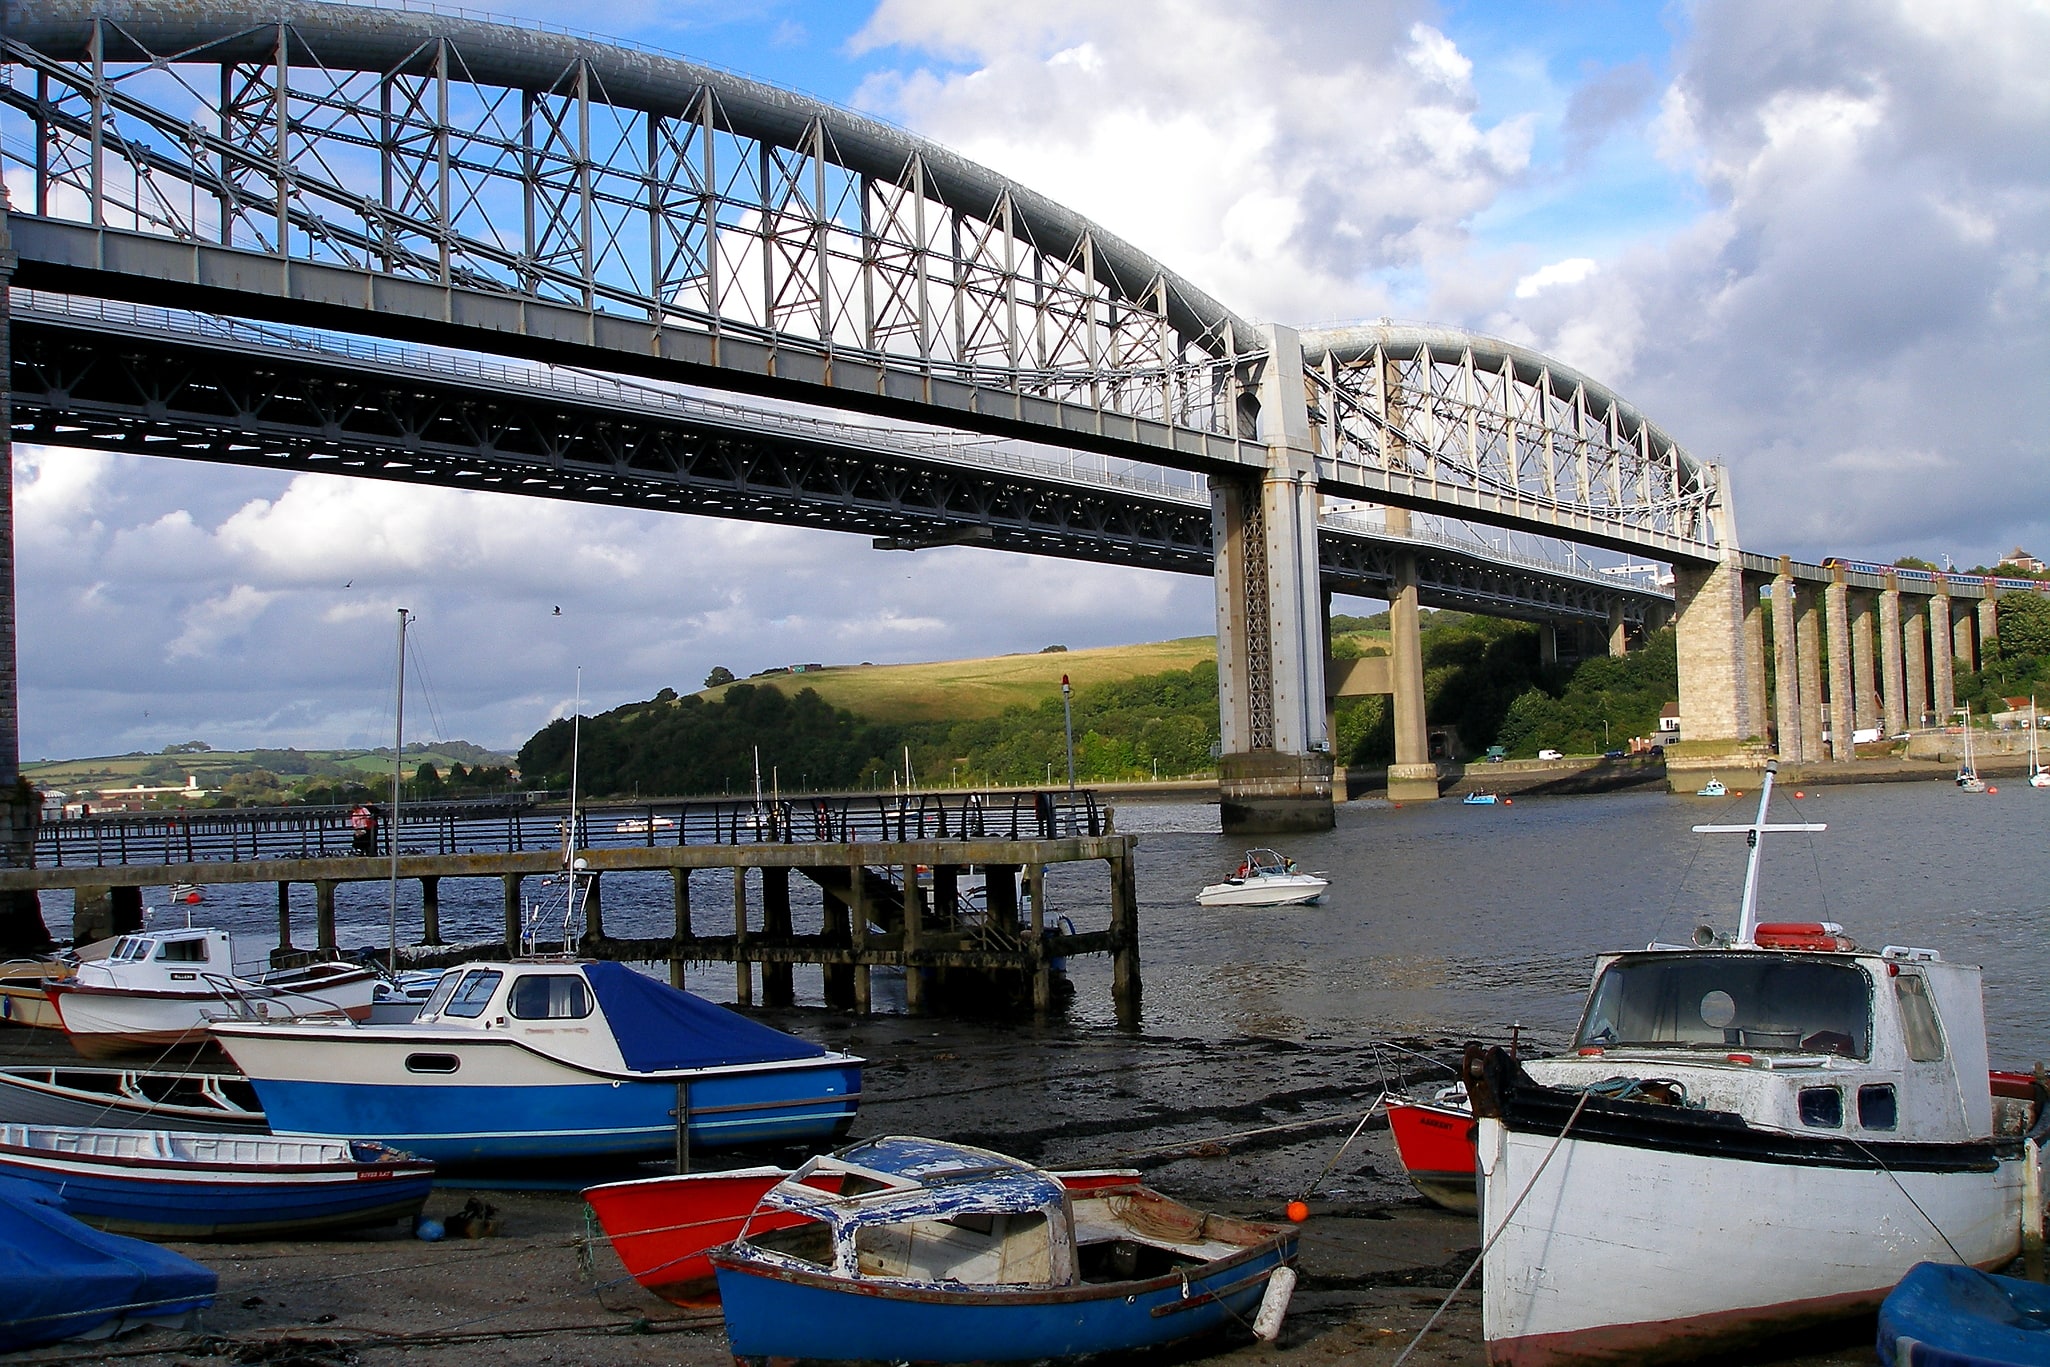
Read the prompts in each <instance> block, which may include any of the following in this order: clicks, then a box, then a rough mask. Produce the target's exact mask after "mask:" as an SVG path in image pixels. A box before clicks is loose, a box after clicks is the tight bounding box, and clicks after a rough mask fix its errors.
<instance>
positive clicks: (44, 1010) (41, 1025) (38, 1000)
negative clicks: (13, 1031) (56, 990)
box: [0, 980, 64, 1030]
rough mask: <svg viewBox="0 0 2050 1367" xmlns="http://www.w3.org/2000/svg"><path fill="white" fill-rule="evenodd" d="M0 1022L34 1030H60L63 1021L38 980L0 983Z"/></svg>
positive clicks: (62, 1026)
mask: <svg viewBox="0 0 2050 1367" xmlns="http://www.w3.org/2000/svg"><path fill="white" fill-rule="evenodd" d="M0 1021H5V1022H7V1023H8V1024H9V1025H26V1026H29V1027H31V1028H32V1029H36V1030H62V1029H63V1028H64V1020H63V1018H62V1017H60V1016H59V1015H58V1014H57V1007H56V1005H55V1004H54V1003H52V1002H51V1000H50V994H49V993H47V992H45V991H44V990H43V984H42V982H41V981H40V980H36V981H21V980H15V981H0Z"/></svg>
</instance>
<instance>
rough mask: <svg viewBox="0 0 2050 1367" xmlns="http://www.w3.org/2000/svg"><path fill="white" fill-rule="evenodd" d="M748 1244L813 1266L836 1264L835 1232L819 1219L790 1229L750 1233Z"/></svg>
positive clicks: (804, 1222) (806, 1221) (792, 1226)
mask: <svg viewBox="0 0 2050 1367" xmlns="http://www.w3.org/2000/svg"><path fill="white" fill-rule="evenodd" d="M747 1241H748V1242H749V1243H751V1244H753V1245H754V1246H755V1247H756V1248H767V1249H773V1250H774V1251H775V1252H777V1253H781V1254H782V1255H783V1256H784V1257H786V1258H796V1259H798V1260H799V1261H800V1262H807V1263H810V1264H811V1265H812V1266H813V1267H831V1266H832V1265H833V1230H832V1227H831V1226H829V1225H827V1224H825V1223H824V1222H822V1221H819V1220H805V1221H803V1222H802V1223H800V1224H795V1225H791V1226H790V1227H789V1228H787V1229H772V1230H766V1231H763V1232H762V1233H759V1234H752V1233H751V1234H749V1235H748V1236H747Z"/></svg>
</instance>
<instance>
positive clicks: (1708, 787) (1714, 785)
mask: <svg viewBox="0 0 2050 1367" xmlns="http://www.w3.org/2000/svg"><path fill="white" fill-rule="evenodd" d="M1729 795H1730V790H1729V789H1728V788H1725V787H1724V786H1723V781H1722V780H1721V779H1719V778H1712V779H1710V780H1709V781H1708V782H1706V783H1704V784H1702V785H1701V786H1700V787H1699V788H1696V789H1695V790H1694V796H1696V797H1728V796H1729Z"/></svg>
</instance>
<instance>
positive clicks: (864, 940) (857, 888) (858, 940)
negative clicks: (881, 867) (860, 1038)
mask: <svg viewBox="0 0 2050 1367" xmlns="http://www.w3.org/2000/svg"><path fill="white" fill-rule="evenodd" d="M847 934H848V939H849V940H850V941H851V942H852V943H853V945H854V1010H855V1011H856V1013H857V1014H859V1015H863V1016H866V1015H867V1014H868V1012H869V991H868V986H869V985H868V968H869V963H868V866H867V865H866V864H864V863H862V862H861V861H860V860H859V859H857V860H855V861H854V890H853V894H852V896H851V897H850V899H849V901H848V903H847Z"/></svg>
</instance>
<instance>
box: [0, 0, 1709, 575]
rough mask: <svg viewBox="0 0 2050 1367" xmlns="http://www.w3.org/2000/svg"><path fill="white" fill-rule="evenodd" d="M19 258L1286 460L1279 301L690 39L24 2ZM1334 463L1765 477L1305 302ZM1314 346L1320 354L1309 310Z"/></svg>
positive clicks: (1408, 482)
mask: <svg viewBox="0 0 2050 1367" xmlns="http://www.w3.org/2000/svg"><path fill="white" fill-rule="evenodd" d="M0 14H4V16H5V17H4V20H0V23H4V28H0V44H4V46H0V62H4V84H0V156H4V160H5V165H6V168H7V169H8V171H9V172H10V174H11V175H12V177H13V178H15V180H16V181H17V182H20V181H23V180H25V181H26V182H27V183H28V184H29V186H30V187H31V188H30V192H29V195H28V202H27V203H24V204H17V205H15V206H14V209H15V216H14V220H13V226H14V233H15V241H16V247H17V249H18V250H19V251H20V253H21V258H22V261H21V268H20V275H19V277H18V279H19V283H21V284H23V285H25V286H30V287H45V288H51V289H57V290H64V291H69V292H72V293H77V294H81V295H89V296H95V295H96V296H99V297H108V298H127V299H132V300H136V301H139V302H159V303H172V304H180V305H187V306H191V307H195V308H200V309H204V310H208V311H214V312H220V313H224V314H239V315H242V316H249V317H269V318H277V319H283V320H286V321H291V322H296V323H311V324H321V325H326V326H331V327H335V328H338V329H341V330H345V331H352V332H358V333H369V334H378V335H387V336H397V337H403V338H407V339H411V340H424V341H434V342H440V343H445V344H449V345H455V346H460V347H464V348H468V349H472V350H478V351H485V352H497V353H501V354H517V355H522V356H527V357H538V358H543V359H572V360H574V361H576V362H577V363H580V364H596V365H605V366H608V367H610V368H614V369H617V370H621V371H631V372H635V373H642V374H657V375H662V376H666V377H668V378H678V379H686V380H692V381H695V382H699V383H708V384H715V385H718V386H720V387H724V388H729V389H742V390H751V391H754V392H759V393H772V394H778V395H781V396H784V397H789V398H797V399H801V400H803V401H806V402H811V403H817V404H821V405H825V406H832V407H841V408H855V409H862V410H866V411H871V412H884V413H892V414H895V415H897V416H900V417H908V418H914V419H917V420H923V421H934V420H937V419H938V415H940V414H944V421H945V422H947V423H948V424H949V425H952V426H957V427H961V428H964V429H968V430H974V431H983V432H992V433H1000V434H1004V435H1010V436H1019V437H1024V438H1026V439H1030V440H1038V441H1046V442H1050V443H1056V444H1062V445H1069V446H1078V447H1082V448H1085V449H1092V450H1107V451H1111V452H1113V453H1115V454H1121V455H1127V456H1132V457H1134V458H1138V459H1146V460H1153V461H1157V462H1160V463H1163V464H1170V465H1176V466H1180V467H1182V468H1187V469H1196V470H1202V471H1206V472H1209V473H1218V474H1231V473H1237V474H1239V475H1242V476H1244V477H1248V478H1252V477H1257V476H1258V474H1259V473H1260V472H1261V471H1262V470H1263V469H1264V468H1265V467H1266V465H1267V462H1268V453H1267V450H1266V448H1265V446H1264V445H1263V444H1262V441H1261V439H1260V435H1259V431H1258V428H1259V409H1260V398H1259V396H1260V391H1261V387H1262V382H1263V378H1264V372H1265V370H1266V368H1267V367H1268V366H1269V365H1270V364H1274V363H1276V362H1275V359H1274V355H1273V354H1272V348H1271V347H1270V343H1269V338H1268V335H1267V333H1266V332H1265V331H1264V330H1263V329H1260V328H1256V327H1254V326H1253V325H1252V324H1251V323H1250V322H1248V321H1247V320H1245V319H1243V318H1241V317H1239V316H1238V315H1236V314H1234V313H1232V312H1231V311H1229V310H1228V309H1226V308H1224V307H1223V306H1222V305H1220V304H1218V303H1217V302H1216V301H1215V300H1213V299H1211V298H1210V297H1209V296H1208V295H1206V294H1205V293H1203V292H1202V291H1201V290H1199V289H1197V288H1196V287H1195V286H1193V285H1191V284H1190V283H1189V282H1188V281H1186V280H1184V279H1182V278H1181V277H1179V276H1177V275H1175V274H1174V273H1172V272H1170V271H1168V270H1167V269H1165V268H1164V267H1162V266H1161V265H1160V264H1159V263H1158V262H1156V261H1154V260H1153V259H1152V258H1150V257H1148V256H1146V255H1145V254H1144V253H1141V252H1139V251H1137V250H1136V249H1134V248H1133V247H1131V246H1129V245H1127V244H1126V243H1123V242H1121V241H1119V240H1118V239H1117V238H1115V237H1114V236H1112V235H1110V234H1108V233H1106V232H1104V231H1103V230H1102V229H1101V228H1099V227H1097V226H1096V225H1094V224H1092V223H1090V222H1089V221H1087V220H1086V219H1083V218H1081V217H1080V216H1078V215H1076V214H1074V213H1073V212H1072V211H1070V210H1067V209H1065V208H1063V207H1061V206H1060V205H1058V204H1055V203H1053V202H1051V201H1049V200H1047V199H1045V198H1044V197H1043V196H1039V195H1036V194H1034V193H1032V192H1031V191H1029V190H1026V189H1024V188H1023V187H1020V186H1017V185H1014V184H1011V183H1010V182H1008V181H1006V180H1004V179H1003V178H1002V177H1000V176H997V175H995V174H994V173H992V172H990V171H988V170H986V169H985V168H982V167H980V166H977V165H975V164H974V163H972V162H969V161H967V160H965V159H963V158H961V157H959V156H957V155H955V154H953V153H951V152H948V151H947V150H946V149H944V148H941V147H939V146H936V145H934V144H932V143H930V142H927V141H925V140H923V139H919V138H916V137H913V136H912V135H910V134H907V133H905V132H903V131H901V130H898V129H895V128H892V127H889V126H887V125H884V124H881V123H879V122H876V121H874V120H870V119H867V118H864V117H862V116H860V115H856V114H853V113H850V112H848V111H846V110H842V109H838V108H835V107H833V106H830V105H826V104H823V103H820V102H817V101H814V100H810V99H807V98H805V97H802V96H798V95H795V94H791V93H789V92H786V91H782V90H777V89H774V88H771V87H768V86H763V85H759V84H757V83H754V82H750V81H747V80H744V79H741V78H739V77H735V76H732V75H729V74H726V73H722V72H717V71H713V70H709V69H707V68H703V67H699V66H695V65H692V64H690V63H687V62H682V61H678V60H674V59H671V58H667V57H663V56H660V55H657V54H654V53H651V52H646V51H641V50H638V49H632V48H626V47H621V46H618V45H616V44H612V43H605V42H599V41H596V40H591V39H586V38H580V37H575V36H570V35H565V34H560V33H552V32H537V31H533V30H527V29H518V28H511V27H506V26H503V25H497V24H491V23H485V22H481V21H474V20H467V19H461V18H454V17H450V16H446V15H440V14H434V13H429V12H416V11H406V10H378V9H369V8H365V7H358V6H353V5H344V4H323V3H295V2H294V0H286V3H283V4H268V3H265V4H259V3H256V0H179V3H147V2H145V0H38V3H37V4H35V5H33V6H25V5H16V6H10V7H7V8H6V9H4V10H0ZM1304 343H1305V345H1304V347H1303V349H1302V355H1303V358H1304V360H1303V384H1304V386H1305V390H1306V393H1307V396H1308V403H1309V408H1310V411H1311V414H1312V417H1313V420H1314V425H1315V471H1316V476H1317V479H1318V482H1319V485H1320V487H1321V488H1322V489H1323V490H1324V491H1325V492H1326V493H1328V494H1331V495H1334V496H1337V497H1341V498H1356V499H1365V500H1371V501H1375V502H1385V503H1394V504H1400V505H1403V506H1408V507H1412V508H1416V509H1419V510H1422V511H1426V512H1434V513H1443V514H1446V515H1450V516H1455V517H1469V518H1476V519H1484V520H1488V521H1492V522H1495V523H1497V524H1499V525H1504V526H1512V527H1520V528H1524V529H1527V530H1533V531H1537V532H1541V533H1545V534H1551V535H1559V536H1564V537H1569V538H1571V539H1575V540H1581V541H1585V542H1588V543H1591V544H1598V545H1604V546H1610V547H1614V548H1618V549H1624V550H1628V551H1631V552H1636V553H1649V554H1652V555H1655V556H1657V557H1659V558H1662V559H1669V560H1677V561H1685V562H1694V563H1706V562H1709V561H1713V560H1716V559H1718V558H1719V548H1718V546H1717V539H1716V536H1715V535H1714V531H1713V528H1712V525H1711V518H1710V511H1711V509H1712V508H1713V507H1714V506H1715V505H1716V504H1717V502H1718V500H1720V499H1723V498H1724V497H1725V493H1724V490H1723V488H1722V481H1721V478H1720V476H1719V473H1718V471H1717V470H1716V468H1715V467H1713V466H1708V465H1704V464H1702V463H1701V462H1699V461H1697V460H1695V459H1694V458H1693V457H1691V456H1689V455H1688V454H1687V453H1686V452H1685V451H1684V450H1682V449H1681V448H1680V447H1679V446H1678V445H1677V444H1676V443H1674V442H1673V441H1672V440H1671V439H1670V438H1668V437H1667V436H1665V435H1664V434H1663V433H1661V432H1660V431H1659V430H1658V429H1657V428H1656V427H1655V426H1654V425H1653V424H1651V423H1650V422H1648V421H1647V420H1646V419H1645V418H1644V417H1643V416H1642V415H1641V414H1638V413H1637V412H1635V410H1633V409H1631V408H1630V407H1629V405H1627V404H1625V403H1624V402H1623V401H1622V400H1620V399H1619V398H1617V397H1616V396H1615V395H1614V394H1612V393H1610V392H1609V391H1607V390H1606V389H1604V388H1602V387H1601V386H1600V385H1597V384H1595V383H1594V382H1593V381H1591V380H1588V379H1586V378H1585V377H1583V376H1580V375H1577V374H1575V373H1573V372H1572V371H1570V370H1568V369H1566V368H1565V367H1562V366H1560V365H1558V364H1557V363H1556V362H1552V361H1549V360H1548V359H1546V358H1544V357H1542V356H1539V355H1537V354H1536V353H1532V352H1529V351H1526V350H1524V349H1521V348H1517V347H1513V346H1510V345H1508V344H1505V343H1501V342H1496V341H1493V340H1490V339H1486V338H1480V337H1474V336H1469V335H1467V334H1464V333H1457V332H1451V331H1442V330H1432V329H1419V328H1409V327H1399V326H1395V325H1383V326H1380V327H1368V328H1359V329H1347V330H1342V331H1337V332H1331V333H1313V334H1309V335H1307V336H1306V337H1305V338H1304ZM1281 354H1282V355H1283V356H1284V357H1285V358H1286V360H1287V362H1288V363H1289V364H1291V365H1292V364H1294V358H1295V355H1296V352H1295V349H1294V348H1292V347H1291V348H1284V349H1282V352H1281Z"/></svg>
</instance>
